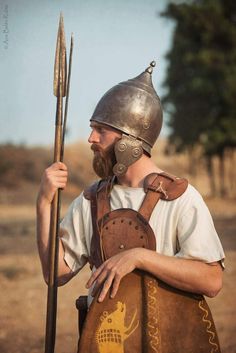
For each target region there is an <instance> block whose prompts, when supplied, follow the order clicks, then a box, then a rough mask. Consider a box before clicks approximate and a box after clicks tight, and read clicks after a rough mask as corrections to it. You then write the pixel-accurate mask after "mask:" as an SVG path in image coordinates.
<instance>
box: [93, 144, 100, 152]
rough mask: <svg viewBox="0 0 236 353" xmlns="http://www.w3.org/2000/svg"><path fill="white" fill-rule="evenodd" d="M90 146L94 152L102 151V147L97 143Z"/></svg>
mask: <svg viewBox="0 0 236 353" xmlns="http://www.w3.org/2000/svg"><path fill="white" fill-rule="evenodd" d="M90 148H91V150H92V151H93V152H101V151H102V149H101V147H99V146H98V145H95V144H92V145H91V147H90Z"/></svg>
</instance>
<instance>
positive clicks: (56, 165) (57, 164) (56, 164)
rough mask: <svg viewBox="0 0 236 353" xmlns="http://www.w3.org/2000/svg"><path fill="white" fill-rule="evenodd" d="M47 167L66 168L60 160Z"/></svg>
mask: <svg viewBox="0 0 236 353" xmlns="http://www.w3.org/2000/svg"><path fill="white" fill-rule="evenodd" d="M49 168H52V169H54V170H67V166H66V165H65V163H62V162H55V163H53V164H52V165H51V166H50V167H49Z"/></svg>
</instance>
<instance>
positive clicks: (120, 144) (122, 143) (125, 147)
mask: <svg viewBox="0 0 236 353" xmlns="http://www.w3.org/2000/svg"><path fill="white" fill-rule="evenodd" d="M126 149H127V145H126V143H124V142H120V143H119V145H118V150H119V151H120V152H123V151H125V150H126Z"/></svg>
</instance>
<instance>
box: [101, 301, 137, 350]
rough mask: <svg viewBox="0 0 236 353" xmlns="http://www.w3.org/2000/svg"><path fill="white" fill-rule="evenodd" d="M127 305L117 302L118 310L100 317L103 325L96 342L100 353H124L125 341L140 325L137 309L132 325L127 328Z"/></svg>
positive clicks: (104, 313)
mask: <svg viewBox="0 0 236 353" xmlns="http://www.w3.org/2000/svg"><path fill="white" fill-rule="evenodd" d="M125 315H126V305H125V303H121V302H117V303H116V310H114V311H113V312H111V313H110V314H109V313H108V312H107V311H104V312H103V314H102V315H101V317H100V321H101V324H100V325H99V327H98V329H97V331H96V342H97V344H98V350H99V353H124V341H125V340H126V339H127V338H128V337H129V336H130V335H132V333H133V332H134V331H135V330H136V328H137V327H138V325H139V320H137V321H136V323H135V319H136V316H137V309H136V310H135V312H134V315H133V317H132V319H131V322H130V324H129V325H128V326H127V327H126V326H125Z"/></svg>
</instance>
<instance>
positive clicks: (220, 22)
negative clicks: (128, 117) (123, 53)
mask: <svg viewBox="0 0 236 353" xmlns="http://www.w3.org/2000/svg"><path fill="white" fill-rule="evenodd" d="M162 15H163V16H165V17H168V18H171V19H173V20H175V21H176V27H175V30H174V34H173V45H172V48H171V50H170V51H169V53H168V54H167V59H168V61H169V66H168V70H167V77H166V80H165V82H164V86H165V87H166V88H167V94H166V95H165V97H164V99H163V104H164V107H165V109H166V110H167V111H168V112H169V116H170V120H169V126H170V127H171V131H172V132H171V135H170V143H173V144H175V146H176V150H177V151H182V150H183V149H185V150H187V151H189V153H190V155H191V158H190V160H191V161H192V169H193V167H194V166H196V163H195V158H194V151H195V147H196V146H199V144H201V146H202V149H203V154H204V156H205V157H206V160H207V166H208V172H209V174H210V180H211V189H212V193H213V194H215V193H216V184H215V181H214V175H213V166H212V160H213V156H216V155H217V156H218V157H219V160H220V171H221V174H220V175H221V182H220V190H219V191H220V193H221V195H222V194H224V193H225V183H224V174H225V173H224V155H225V151H226V149H229V148H235V146H236V107H235V97H236V85H235V82H236V65H235V64H236V2H235V1H233V0H198V1H197V0H195V1H187V2H184V3H179V4H176V3H170V4H169V5H168V7H167V9H166V11H165V12H164V13H162Z"/></svg>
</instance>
